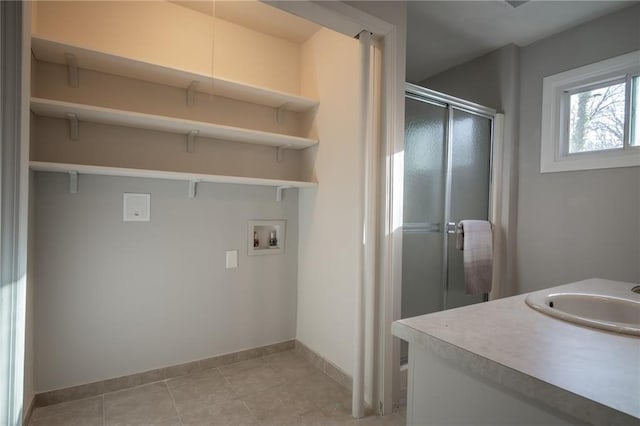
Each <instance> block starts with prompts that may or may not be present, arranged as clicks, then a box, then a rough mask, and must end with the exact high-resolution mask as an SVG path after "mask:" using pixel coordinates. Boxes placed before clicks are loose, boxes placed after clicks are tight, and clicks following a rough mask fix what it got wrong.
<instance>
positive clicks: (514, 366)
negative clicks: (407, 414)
mask: <svg viewBox="0 0 640 426" xmlns="http://www.w3.org/2000/svg"><path fill="white" fill-rule="evenodd" d="M595 280H597V279H595ZM601 281H603V284H604V285H606V282H605V280H601ZM570 285H571V284H569V285H567V286H570ZM567 286H559V287H556V289H558V290H561V289H563V287H567ZM525 298H526V294H523V295H519V296H514V297H509V298H505V299H499V300H494V301H491V302H488V303H480V304H476V305H471V306H465V307H462V308H457V309H451V310H447V311H442V312H436V313H433V314H427V315H422V316H418V317H413V318H407V319H404V320H399V321H396V322H394V323H393V326H392V333H393V334H394V335H395V336H397V337H399V338H401V339H403V340H406V341H408V342H409V343H410V344H415V345H418V346H421V347H423V348H426V349H428V350H430V351H432V352H434V353H436V354H437V355H439V356H440V357H442V358H444V359H446V360H448V361H449V362H452V363H454V364H455V365H457V366H459V367H460V368H461V369H463V370H466V371H469V372H471V373H473V374H476V375H479V376H481V377H485V378H487V379H489V380H491V381H494V382H496V383H499V384H501V385H503V386H505V387H507V388H509V389H512V390H514V391H516V392H519V393H520V394H523V395H525V396H527V397H529V398H532V399H534V400H537V401H539V402H541V403H544V404H546V405H548V406H550V407H553V408H555V409H557V410H559V411H561V412H564V413H567V414H569V415H571V416H574V417H576V418H578V419H580V420H583V421H586V422H589V423H593V424H640V337H635V336H629V335H622V334H615V333H611V332H606V331H601V330H595V329H591V328H587V327H582V326H578V325H575V324H572V323H568V322H565V321H561V320H558V319H555V318H552V317H549V316H547V315H545V314H542V313H540V312H538V311H536V310H534V309H532V308H530V307H529V306H527V305H526V304H525Z"/></svg>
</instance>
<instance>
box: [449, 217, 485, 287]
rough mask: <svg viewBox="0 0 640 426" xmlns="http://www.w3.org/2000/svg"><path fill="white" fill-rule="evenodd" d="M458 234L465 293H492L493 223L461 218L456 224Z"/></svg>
mask: <svg viewBox="0 0 640 426" xmlns="http://www.w3.org/2000/svg"><path fill="white" fill-rule="evenodd" d="M456 234H457V235H456V248H457V249H458V250H462V251H463V256H462V259H463V264H464V290H465V293H466V294H470V295H479V294H483V293H490V292H491V281H492V278H493V275H492V270H493V243H492V235H491V223H489V222H488V221H486V220H461V221H460V222H459V223H458V225H457V226H456Z"/></svg>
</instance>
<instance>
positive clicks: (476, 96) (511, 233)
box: [420, 45, 520, 298]
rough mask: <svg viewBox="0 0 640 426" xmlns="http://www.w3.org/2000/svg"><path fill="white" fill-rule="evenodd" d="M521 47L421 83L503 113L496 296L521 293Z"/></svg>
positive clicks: (507, 48)
mask: <svg viewBox="0 0 640 426" xmlns="http://www.w3.org/2000/svg"><path fill="white" fill-rule="evenodd" d="M519 55H520V49H519V48H518V47H517V46H515V45H508V46H505V47H503V48H501V49H498V50H495V51H493V52H491V53H488V54H486V55H483V56H481V57H479V58H477V59H474V60H472V61H469V62H467V63H465V64H462V65H459V66H457V67H454V68H451V69H449V70H447V71H444V72H442V73H440V74H437V75H435V76H431V77H429V78H427V79H425V80H423V81H421V82H420V85H421V86H424V87H428V88H430V89H433V90H437V91H439V92H443V93H447V94H449V95H452V96H456V97H458V98H462V99H466V100H469V101H472V102H476V103H478V104H481V105H484V106H488V107H491V108H494V109H495V110H497V111H498V112H502V113H503V114H504V147H503V151H502V153H501V155H502V161H503V162H504V164H505V165H506V164H509V165H510V166H505V167H504V170H503V171H502V175H501V176H494V179H499V182H498V190H499V192H500V194H499V196H498V198H497V207H498V208H496V209H495V210H496V211H495V212H494V215H493V221H494V224H498V226H496V227H494V230H495V231H494V232H496V234H497V235H496V251H498V252H499V255H498V256H499V258H500V259H502V262H501V264H500V265H499V269H498V271H497V272H498V273H497V274H496V277H494V288H493V291H492V293H491V297H492V298H496V297H503V296H510V295H513V294H515V293H516V285H515V272H516V264H517V261H516V256H515V253H516V226H517V189H518V185H517V179H518V175H517V156H518V120H519V92H520V85H519V77H520V68H519V66H520V65H519V62H520V59H519Z"/></svg>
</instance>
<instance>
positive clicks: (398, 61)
mask: <svg viewBox="0 0 640 426" xmlns="http://www.w3.org/2000/svg"><path fill="white" fill-rule="evenodd" d="M262 1H265V2H267V3H269V4H270V5H273V6H275V7H277V8H279V9H282V10H286V11H288V12H290V13H293V14H295V15H298V16H300V17H302V18H304V19H307V20H309V21H312V22H315V23H317V24H319V25H322V26H324V27H326V28H330V29H332V30H334V31H337V32H340V33H343V34H346V35H348V36H350V37H356V36H357V35H358V34H359V33H360V32H361V31H363V30H366V31H368V32H370V33H372V35H373V36H374V38H376V39H377V40H378V41H379V42H380V43H381V45H382V52H383V53H382V56H383V59H382V105H381V116H382V117H381V120H380V122H381V123H382V129H381V134H382V147H381V151H382V152H381V154H382V155H381V157H382V164H381V165H380V166H381V167H380V168H379V170H381V173H380V176H378V184H379V187H380V188H381V191H380V193H379V200H378V203H377V205H378V206H379V212H380V213H381V214H379V216H378V217H380V221H379V226H378V235H379V238H378V243H379V246H378V249H377V256H376V258H377V261H378V265H379V268H378V271H377V272H378V280H377V281H378V282H377V283H375V284H376V285H375V288H374V289H372V291H374V292H375V293H376V294H375V299H376V300H377V305H376V306H375V311H376V312H377V313H378V315H377V318H373V319H372V321H373V322H374V324H371V326H372V327H373V328H374V329H375V330H376V333H375V334H376V338H377V345H376V346H377V350H376V352H377V353H375V354H366V355H365V356H371V357H372V359H373V360H374V363H375V364H374V372H373V375H374V376H375V377H373V378H371V379H372V383H373V384H374V385H373V388H374V389H373V398H372V403H373V405H374V407H373V408H374V410H375V411H376V412H378V413H380V414H390V413H391V412H392V410H393V408H394V406H397V404H398V400H399V394H400V377H399V365H400V343H399V341H398V340H397V339H395V338H393V337H392V335H391V323H392V322H393V321H394V320H396V319H399V317H400V290H401V286H400V283H401V265H402V229H401V224H402V179H403V160H402V155H401V153H402V152H403V150H404V83H405V82H404V80H405V76H404V72H403V71H402V70H404V66H405V48H404V45H405V36H404V33H401V32H400V31H404V29H399V28H397V27H396V26H395V25H394V24H392V23H390V22H387V21H385V20H383V19H380V18H378V17H376V16H373V15H371V14H369V13H367V12H364V11H363V10H360V9H358V8H355V7H353V6H350V5H348V4H345V3H343V2H340V1H287V0H262ZM398 194H399V196H398ZM368 214H369V213H368V212H365V218H364V220H365V222H366V221H367V216H368ZM396 370H398V371H396Z"/></svg>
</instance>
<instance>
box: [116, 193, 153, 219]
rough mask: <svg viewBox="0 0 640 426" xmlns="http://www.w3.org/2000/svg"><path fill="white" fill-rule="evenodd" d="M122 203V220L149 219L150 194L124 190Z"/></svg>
mask: <svg viewBox="0 0 640 426" xmlns="http://www.w3.org/2000/svg"><path fill="white" fill-rule="evenodd" d="M122 205H123V218H122V220H123V221H125V222H149V221H150V220H151V194H132V193H127V192H125V194H124V199H123V203H122Z"/></svg>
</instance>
